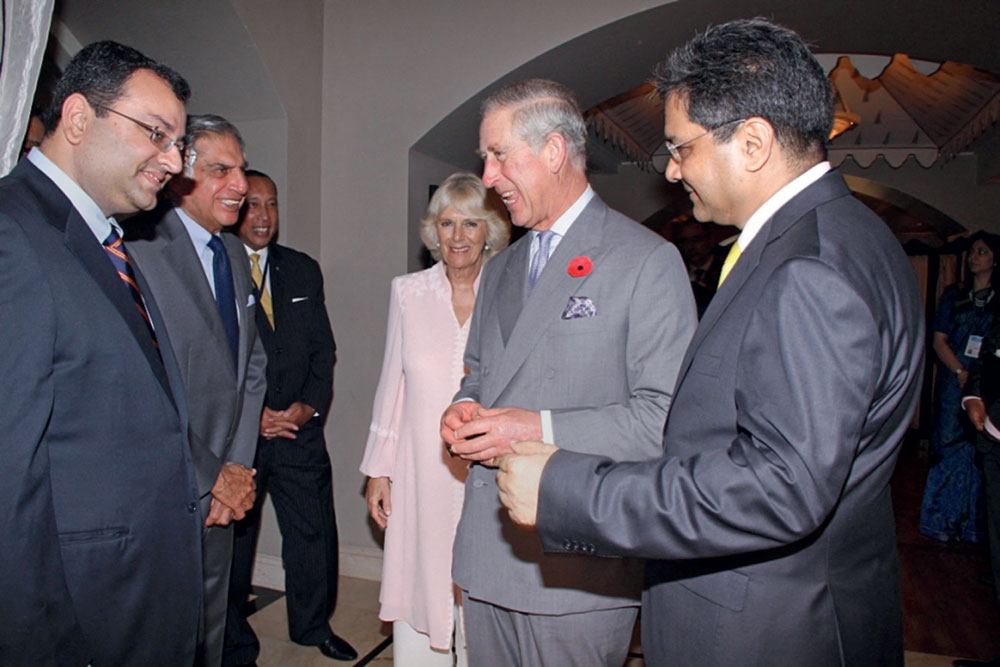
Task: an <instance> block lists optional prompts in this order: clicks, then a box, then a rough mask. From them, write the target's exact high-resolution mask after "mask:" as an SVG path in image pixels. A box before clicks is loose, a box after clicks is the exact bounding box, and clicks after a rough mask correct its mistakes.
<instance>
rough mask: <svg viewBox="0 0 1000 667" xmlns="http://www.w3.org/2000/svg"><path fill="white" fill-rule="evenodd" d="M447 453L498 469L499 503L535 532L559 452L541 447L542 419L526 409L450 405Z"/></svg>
mask: <svg viewBox="0 0 1000 667" xmlns="http://www.w3.org/2000/svg"><path fill="white" fill-rule="evenodd" d="M441 439H442V440H444V441H445V443H446V445H447V447H448V451H449V452H450V453H451V454H453V455H456V456H459V457H461V458H463V459H465V460H468V461H477V462H480V463H483V464H484V465H489V466H495V467H498V468H499V472H498V473H497V487H498V488H499V490H500V502H501V503H503V505H504V507H506V508H507V512H508V514H509V515H510V518H511V519H512V520H513V521H514V523H516V524H517V525H519V526H521V527H524V528H531V527H533V526H534V525H535V523H536V520H537V516H538V488H539V485H540V483H541V478H542V470H543V469H544V468H545V464H546V463H547V462H548V460H549V458H550V457H551V456H552V454H554V453H555V452H556V451H557V450H558V448H557V447H556V446H555V445H549V444H545V443H542V442H540V440H541V439H542V423H541V416H540V415H539V414H538V413H537V412H532V411H530V410H524V409H521V408H510V407H507V408H484V407H483V406H482V405H480V404H479V403H476V402H474V401H461V402H458V403H453V404H451V405H450V406H449V407H448V409H447V410H445V412H444V414H443V415H442V416H441Z"/></svg>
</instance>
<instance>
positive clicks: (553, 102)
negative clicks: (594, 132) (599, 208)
mask: <svg viewBox="0 0 1000 667" xmlns="http://www.w3.org/2000/svg"><path fill="white" fill-rule="evenodd" d="M510 108H513V109H514V122H513V125H514V130H515V131H516V132H517V134H518V136H520V137H521V138H522V139H523V140H525V141H527V142H528V143H529V144H531V146H532V147H533V148H534V149H535V150H536V151H537V150H538V149H540V148H541V147H542V145H543V144H544V143H545V137H547V136H548V135H549V134H551V133H552V132H557V133H559V134H560V135H562V136H563V138H564V139H565V140H566V145H567V146H568V147H569V155H570V158H571V160H572V162H573V165H574V166H576V167H577V168H578V169H584V168H586V164H587V125H586V123H585V122H584V120H583V113H582V112H581V111H580V103H579V102H577V100H576V95H574V94H573V91H572V90H570V89H569V88H567V87H566V86H564V85H562V84H561V83H558V82H556V81H551V80H549V79H525V80H523V81H516V82H514V83H511V84H508V85H506V86H504V87H502V88H500V89H499V90H495V91H493V92H492V93H490V95H489V96H488V97H487V98H486V99H485V100H484V101H483V104H482V107H481V108H480V112H481V115H482V116H485V115H486V114H488V113H490V112H493V111H496V110H498V109H510Z"/></svg>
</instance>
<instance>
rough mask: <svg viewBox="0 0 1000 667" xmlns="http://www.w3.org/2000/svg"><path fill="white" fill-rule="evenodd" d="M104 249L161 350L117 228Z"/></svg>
mask: <svg viewBox="0 0 1000 667" xmlns="http://www.w3.org/2000/svg"><path fill="white" fill-rule="evenodd" d="M104 251H105V252H106V253H107V255H108V258H109V259H110V260H111V263H112V264H114V266H115V270H116V271H117V272H118V278H120V279H121V281H122V282H123V283H125V286H126V287H127V288H128V291H129V294H131V295H132V300H133V301H135V306H136V308H138V309H139V314H140V315H142V321H143V322H145V323H146V328H147V329H149V335H150V336H151V337H152V339H153V347H155V348H156V349H157V350H159V349H160V345H159V343H158V342H157V341H156V331H154V330H153V322H152V321H151V320H150V319H149V312H148V311H147V310H146V302H145V301H143V300H142V292H140V291H139V284H138V283H137V282H136V281H135V272H134V271H132V260H130V259H129V257H128V254H127V253H126V252H125V246H124V245H123V244H122V237H120V236H119V235H118V232H117V230H115V229H114V228H113V227H112V229H111V233H110V234H108V238H106V239H104Z"/></svg>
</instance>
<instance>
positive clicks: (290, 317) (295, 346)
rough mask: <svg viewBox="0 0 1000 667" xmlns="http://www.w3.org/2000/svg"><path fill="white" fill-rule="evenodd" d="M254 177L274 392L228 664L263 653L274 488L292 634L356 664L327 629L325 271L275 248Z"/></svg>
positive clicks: (256, 265)
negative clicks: (263, 526) (265, 549)
mask: <svg viewBox="0 0 1000 667" xmlns="http://www.w3.org/2000/svg"><path fill="white" fill-rule="evenodd" d="M246 175H247V195H246V204H245V206H244V208H243V215H242V217H241V221H240V223H239V226H238V228H237V234H238V235H239V238H240V240H242V241H243V244H244V247H245V249H246V256H245V257H244V259H243V261H244V262H245V263H247V266H249V267H250V275H251V279H252V280H253V283H254V293H255V295H256V297H257V301H258V303H259V304H260V308H258V309H257V331H258V333H259V335H260V340H261V341H262V342H263V344H264V350H265V352H266V353H267V396H266V398H265V399H264V410H263V412H262V414H261V418H260V440H259V441H258V444H257V461H256V463H255V467H256V469H257V489H258V495H257V502H256V504H255V505H254V509H253V511H251V512H250V513H248V515H247V517H246V518H245V519H243V520H242V521H240V522H239V523H237V524H236V544H235V547H234V549H233V569H232V573H231V576H230V590H229V614H228V617H227V620H226V650H225V656H224V659H223V666H224V667H230V666H233V665H245V664H251V663H253V662H254V661H255V660H256V659H257V654H258V652H259V650H260V643H259V642H258V640H257V637H256V635H255V634H254V631H253V628H251V627H250V624H249V623H248V622H247V620H246V612H245V606H246V605H245V603H246V601H247V597H248V595H249V594H250V583H251V579H252V574H253V557H254V550H255V547H256V543H257V533H258V530H259V528H260V509H261V505H262V504H263V500H264V493H265V492H266V491H270V494H271V500H272V501H273V502H274V509H275V512H276V514H277V516H278V527H279V528H280V530H281V540H282V543H281V555H282V561H283V562H284V566H285V596H286V597H285V599H286V601H287V608H288V635H289V637H291V639H292V641H294V642H296V643H298V644H303V645H306V646H316V647H318V648H319V650H320V651H322V653H323V655H326V656H328V657H330V658H334V659H336V660H354V659H355V658H357V657H358V654H357V653H356V652H355V650H354V649H353V648H352V647H351V645H350V644H348V643H347V642H346V641H344V640H343V639H341V638H340V637H338V636H337V635H336V634H334V633H333V631H332V630H331V629H330V624H329V618H330V614H332V613H333V609H334V606H335V605H336V603H337V570H338V568H337V521H336V518H335V516H334V511H333V485H332V481H331V475H332V470H331V467H330V455H329V454H328V453H327V451H326V440H325V439H324V437H323V414H324V413H325V412H326V409H327V407H328V406H329V404H330V399H331V397H332V395H333V363H334V356H335V352H336V349H337V346H336V344H335V343H334V340H333V331H332V330H331V329H330V318H329V317H328V316H327V313H326V305H325V302H324V298H323V274H322V273H321V272H320V268H319V264H317V263H316V261H315V260H313V259H312V258H311V257H309V256H308V255H306V254H304V253H301V252H298V251H296V250H292V249H291V248H288V247H285V246H282V245H278V244H277V243H274V238H275V236H276V235H277V233H278V190H277V188H276V187H275V185H274V181H272V180H271V178H270V177H269V176H267V175H266V174H264V173H261V172H259V171H253V170H248V171H247V174H246ZM247 258H249V262H247Z"/></svg>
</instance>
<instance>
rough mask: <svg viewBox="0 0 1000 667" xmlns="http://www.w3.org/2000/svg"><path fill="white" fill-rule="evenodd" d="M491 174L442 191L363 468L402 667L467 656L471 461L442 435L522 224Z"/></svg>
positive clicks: (402, 279)
mask: <svg viewBox="0 0 1000 667" xmlns="http://www.w3.org/2000/svg"><path fill="white" fill-rule="evenodd" d="M498 204H499V202H497V201H496V199H495V195H489V196H488V194H487V191H486V188H485V187H484V186H483V184H482V181H480V179H479V177H477V176H475V175H474V174H471V173H467V172H458V173H455V174H452V175H451V176H449V177H448V178H447V179H445V181H444V183H442V184H441V187H439V188H438V189H437V191H436V192H435V193H434V196H433V197H432V198H431V202H430V205H429V206H428V208H427V213H426V215H425V216H424V218H423V220H422V221H421V230H420V236H421V239H422V240H423V242H424V244H425V245H426V246H427V248H428V250H430V252H431V255H433V257H434V258H435V259H436V260H439V261H438V262H437V263H436V264H435V265H434V266H432V267H431V268H429V269H426V270H424V271H417V272H416V273H410V274H407V275H404V276H399V277H397V278H394V279H393V281H392V292H391V296H390V300H389V325H388V331H387V333H386V341H385V358H384V360H383V362H382V374H381V376H380V377H379V383H378V389H377V390H376V392H375V405H374V407H373V408H372V413H373V414H372V424H371V429H370V433H369V436H368V444H367V446H366V448H365V455H364V459H363V461H362V463H361V472H363V473H364V474H365V475H368V483H367V486H366V489H365V497H366V499H367V501H368V509H369V512H370V513H371V517H372V520H373V521H374V522H375V523H376V524H378V525H379V526H380V527H381V528H383V529H385V547H384V560H383V565H382V591H381V594H380V596H379V601H380V602H381V603H382V609H381V611H380V613H379V618H381V619H382V620H383V621H391V622H392V624H393V656H394V662H395V664H397V665H404V666H409V665H421V666H423V665H446V666H448V667H451V665H453V664H455V662H454V661H455V657H454V656H453V654H452V650H451V648H452V646H453V641H452V638H453V635H454V638H455V639H454V647H455V656H457V661H458V664H459V665H463V664H465V660H464V638H463V636H462V631H461V613H460V610H459V608H458V604H459V603H460V601H461V596H460V595H456V594H455V587H454V584H453V583H452V581H451V547H452V542H453V541H454V538H455V528H456V526H457V525H458V519H459V517H460V516H461V514H462V500H463V497H464V493H465V477H466V474H467V472H468V464H467V463H466V462H463V461H462V460H461V459H458V458H454V459H453V458H451V457H449V456H448V453H447V451H446V450H445V447H444V443H443V442H442V441H441V438H440V436H439V434H438V431H439V420H440V418H441V413H442V412H443V411H444V409H445V408H446V407H447V406H448V405H449V404H450V403H451V399H452V397H453V396H454V395H455V392H456V391H458V385H459V383H460V382H461V380H462V376H463V375H464V364H463V362H462V357H463V355H464V353H465V341H466V338H468V335H469V320H470V319H471V317H472V308H473V306H474V305H475V301H476V289H477V287H478V285H479V272H480V270H481V269H482V266H483V262H485V261H486V260H487V259H489V257H491V256H492V255H494V254H495V253H497V252H498V251H500V250H502V249H503V248H504V247H506V245H507V242H508V240H509V238H510V226H509V223H508V222H507V221H506V213H505V212H503V208H502V206H500V205H498Z"/></svg>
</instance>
